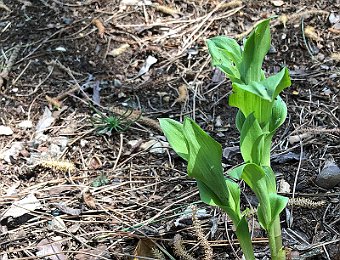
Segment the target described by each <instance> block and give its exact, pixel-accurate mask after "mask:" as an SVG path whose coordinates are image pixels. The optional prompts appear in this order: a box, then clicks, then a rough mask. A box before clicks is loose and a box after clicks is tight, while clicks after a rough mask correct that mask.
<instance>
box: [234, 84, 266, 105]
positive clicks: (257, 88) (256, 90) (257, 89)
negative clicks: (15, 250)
mask: <svg viewBox="0 0 340 260" xmlns="http://www.w3.org/2000/svg"><path fill="white" fill-rule="evenodd" d="M233 89H242V90H243V91H246V92H249V93H253V94H255V95H256V96H258V97H260V98H261V99H264V100H267V101H272V99H271V97H270V96H269V93H268V91H267V88H266V87H265V86H264V85H263V84H261V82H255V81H252V82H250V83H249V84H247V85H246V84H238V83H233Z"/></svg>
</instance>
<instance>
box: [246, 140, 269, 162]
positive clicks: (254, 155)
mask: <svg viewBox="0 0 340 260" xmlns="http://www.w3.org/2000/svg"><path fill="white" fill-rule="evenodd" d="M264 137H265V135H264V134H262V135H260V136H259V137H258V138H257V139H256V140H255V142H254V143H253V146H252V148H251V153H250V156H251V162H252V163H255V164H258V165H261V162H262V159H263V155H262V152H263V144H264V143H263V141H264Z"/></svg>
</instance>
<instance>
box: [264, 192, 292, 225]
mask: <svg viewBox="0 0 340 260" xmlns="http://www.w3.org/2000/svg"><path fill="white" fill-rule="evenodd" d="M269 203H270V208H271V221H270V223H269V226H268V228H271V225H272V224H273V222H274V220H275V218H277V217H279V215H280V213H281V211H282V210H284V208H285V207H286V205H287V203H288V198H286V197H283V196H281V195H278V194H276V193H269Z"/></svg>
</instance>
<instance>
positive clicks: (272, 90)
mask: <svg viewBox="0 0 340 260" xmlns="http://www.w3.org/2000/svg"><path fill="white" fill-rule="evenodd" d="M260 84H261V85H263V86H264V88H265V89H266V90H267V91H268V95H269V96H270V100H271V101H274V100H275V98H276V97H277V96H278V95H279V94H280V93H281V92H282V90H284V89H285V88H287V87H289V86H290V85H291V81H290V77H289V71H288V69H287V68H283V69H282V70H281V71H280V72H279V73H277V74H275V75H273V76H270V77H268V78H266V79H265V80H262V81H261V82H260Z"/></svg>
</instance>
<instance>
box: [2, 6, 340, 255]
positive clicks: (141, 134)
mask: <svg viewBox="0 0 340 260" xmlns="http://www.w3.org/2000/svg"><path fill="white" fill-rule="evenodd" d="M339 10H340V6H339V2H337V1H294V0H290V1H243V2H242V1H233V2H232V4H221V3H220V1H219V0H209V1H200V0H184V1H176V0H153V1H147V0H145V1H142V0H141V1H137V0H129V1H127V0H123V1H121V2H115V1H96V0H88V1H57V0H30V1H29V0H3V1H0V51H1V53H0V73H1V72H2V74H0V87H1V91H0V119H1V122H0V125H2V128H1V129H2V130H1V131H0V154H1V158H0V188H1V189H0V259H2V260H5V259H36V258H39V257H41V256H42V255H45V254H52V256H50V258H51V259H132V258H133V257H139V259H179V256H178V255H176V250H175V249H174V236H175V235H176V234H178V235H180V236H181V240H182V245H183V247H184V248H185V250H186V251H187V253H188V254H190V255H192V257H193V258H192V259H204V248H203V247H202V246H201V245H200V243H199V241H198V239H197V226H195V225H193V223H192V207H191V206H192V205H195V206H196V209H197V211H196V216H197V218H198V219H199V220H200V225H201V228H202V230H203V232H204V234H205V235H206V236H207V239H208V241H209V244H210V246H211V247H212V248H213V254H214V257H213V259H240V258H241V257H242V253H241V251H240V249H239V246H238V243H237V239H236V237H235V234H234V232H233V226H232V224H231V222H230V219H228V217H227V216H226V215H225V213H224V212H222V211H220V210H219V209H218V208H214V207H210V206H207V205H205V204H203V203H202V202H201V201H200V198H199V194H198V190H197V186H196V183H195V181H194V180H192V179H190V178H188V177H187V174H186V164H185V162H184V161H183V160H182V159H181V158H179V157H178V156H176V155H175V154H174V152H173V151H172V150H171V149H170V148H169V147H168V144H167V142H166V139H165V138H164V135H163V134H162V132H161V131H160V128H159V125H158V121H157V118H172V119H176V120H179V121H181V120H183V118H184V117H185V116H189V117H191V118H194V119H195V120H196V121H197V122H198V123H199V125H200V126H201V127H202V128H203V129H204V130H205V131H207V132H208V133H209V134H210V135H211V136H213V137H214V138H215V139H216V140H217V141H218V142H220V143H221V145H222V148H223V158H222V162H223V166H224V170H225V171H227V170H229V169H230V168H231V167H233V166H236V165H238V164H239V163H241V162H242V158H241V155H240V153H239V152H238V151H239V149H238V146H239V133H238V131H237V129H236V127H235V121H234V118H235V114H236V110H235V108H231V107H230V106H228V95H229V94H230V93H231V84H230V81H229V80H228V79H226V78H225V77H224V76H223V75H222V74H221V73H220V71H218V70H216V69H214V68H212V66H211V63H210V58H209V55H208V51H207V47H206V45H205V40H206V39H208V38H211V37H213V36H216V35H227V36H229V37H233V38H235V39H237V40H238V41H239V42H240V43H241V42H242V39H243V38H244V37H245V36H246V35H247V34H248V33H249V32H250V30H251V29H252V28H253V26H254V25H255V24H256V23H257V22H258V21H260V20H261V19H265V18H267V17H271V16H277V18H276V19H273V20H272V22H271V33H272V45H271V49H270V51H269V53H268V55H267V57H266V60H265V63H264V71H265V73H266V74H267V75H269V74H273V73H276V72H278V71H279V70H280V69H281V68H282V67H284V66H286V67H288V68H289V70H290V74H291V79H292V86H291V87H290V88H288V89H286V90H285V91H284V92H283V94H282V98H283V99H284V100H285V101H286V102H287V106H288V117H287V120H286V121H285V123H284V124H283V126H282V127H281V128H280V130H279V131H278V133H277V134H276V135H275V137H274V139H273V158H272V159H273V160H272V166H273V168H274V170H275V172H276V174H277V179H278V183H279V185H278V186H279V191H280V193H281V194H282V195H284V196H287V197H289V198H292V197H295V198H300V199H301V200H302V201H304V200H305V199H307V200H309V201H307V202H306V201H304V203H300V205H298V204H296V205H294V206H289V207H287V209H285V210H284V211H283V213H282V216H281V221H282V234H283V243H284V245H285V246H286V248H287V249H288V251H289V257H290V258H291V259H340V247H339V244H340V213H339V212H340V205H339V199H340V188H339V186H335V187H330V188H322V187H320V186H319V185H317V184H316V182H315V181H316V178H317V176H318V175H319V174H320V172H321V170H322V169H323V168H324V165H325V163H326V162H328V161H330V160H333V161H334V163H335V164H338V165H339V164H340V153H339V151H340V142H339V132H340V130H339V125H340V120H339V117H340V113H339V112H340V111H339V105H340V96H339V90H340V89H339V82H340V70H339V66H338V65H339V62H340V40H339V38H340V13H339ZM140 112H141V113H142V117H139V116H138V115H139V113H140ZM105 116H111V118H113V119H114V120H116V122H114V123H118V124H116V125H115V128H114V129H113V131H112V134H111V135H110V134H108V133H103V132H105V131H106V130H107V129H100V128H98V126H97V127H95V126H94V123H95V124H96V123H98V122H99V121H100V119H101V118H105ZM137 119H138V120H137ZM117 120H118V121H117ZM135 120H137V121H136V122H134V121H135ZM131 122H132V124H131V125H130V123H131ZM100 130H102V131H100ZM116 130H118V131H116ZM119 130H125V131H119ZM240 186H241V188H242V209H246V208H252V207H256V204H257V202H256V200H255V199H254V198H255V197H254V195H253V194H252V193H251V192H250V191H249V189H248V188H247V187H246V186H245V185H244V184H243V183H240ZM15 205H16V206H15ZM27 208H28V209H27ZM249 220H250V223H251V225H250V228H251V230H252V234H253V241H254V245H255V251H256V255H257V258H258V259H269V248H268V245H267V242H268V241H267V238H266V234H265V233H264V232H263V231H262V230H261V229H260V227H259V224H258V222H257V220H256V216H254V215H249ZM177 238H178V236H177ZM177 251H178V250H177ZM53 254H54V255H53ZM161 255H163V256H161ZM143 257H144V258H143ZM162 257H163V258H162ZM187 259H190V258H187Z"/></svg>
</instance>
